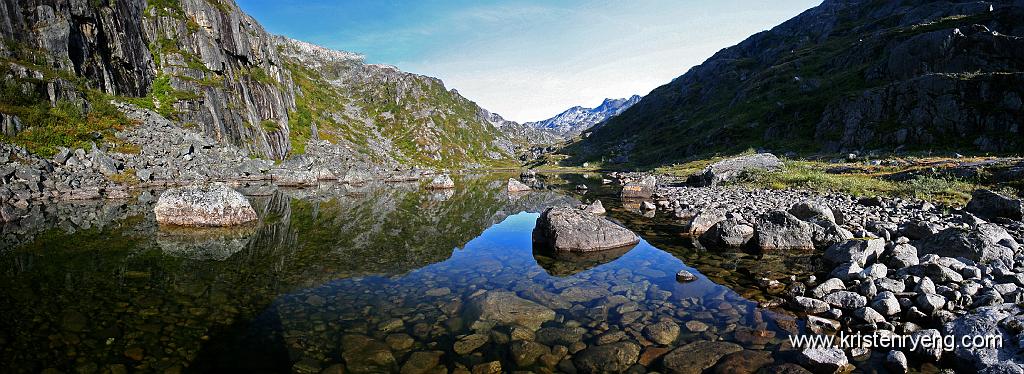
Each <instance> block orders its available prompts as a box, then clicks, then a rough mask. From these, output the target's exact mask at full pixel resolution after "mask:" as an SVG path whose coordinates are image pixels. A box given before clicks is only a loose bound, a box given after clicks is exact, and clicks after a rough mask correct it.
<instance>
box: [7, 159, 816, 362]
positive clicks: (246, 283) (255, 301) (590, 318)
mask: <svg viewBox="0 0 1024 374" xmlns="http://www.w3.org/2000/svg"><path fill="white" fill-rule="evenodd" d="M502 177H505V178H507V176H478V177H465V178H461V179H460V180H458V182H459V183H458V184H459V186H460V187H459V188H458V189H456V190H455V191H448V192H440V193H431V192H426V191H423V190H422V189H420V186H419V185H417V184H389V185H384V186H369V187H362V188H353V187H348V186H328V187H324V188H321V189H311V190H284V191H275V190H273V189H268V188H250V189H246V191H247V192H249V193H256V194H258V195H259V196H253V197H251V199H252V200H253V202H254V205H255V206H256V207H257V210H258V212H259V214H260V217H261V223H260V224H259V225H257V226H255V227H249V228H245V229H240V230H224V231H212V232H211V231H201V232H195V231H189V230H167V229H162V228H159V227H157V225H156V224H155V223H154V221H153V217H152V214H151V213H150V212H151V206H150V205H149V203H147V202H135V201H133V202H121V203H118V202H88V203H80V204H75V205H70V206H55V207H52V208H47V210H44V211H40V212H38V217H36V218H35V219H34V220H33V221H31V222H32V224H23V225H22V226H20V227H5V228H4V235H5V236H4V238H5V245H4V247H5V248H6V249H5V250H4V252H3V253H0V267H2V268H0V271H2V273H0V287H2V290H0V339H2V341H0V343H2V344H0V345H2V348H0V359H2V361H0V364H2V365H3V366H5V367H9V368H13V369H12V371H14V372H39V371H41V370H43V369H46V368H56V369H60V370H62V371H81V372H119V371H121V370H129V371H131V370H137V371H165V370H166V371H170V372H175V371H194V372H222V371H225V370H228V369H246V370H249V371H255V372H288V371H300V372H318V371H320V370H321V369H322V368H327V367H330V366H331V365H333V364H338V363H343V362H344V363H346V364H348V366H349V367H348V371H350V372H351V371H355V370H354V369H358V367H363V368H366V367H372V368H375V369H374V370H380V368H386V369H394V370H397V369H398V368H399V367H401V366H402V365H403V364H404V363H405V362H406V361H407V360H409V359H410V358H411V357H412V353H413V352H416V351H431V352H440V353H437V355H439V358H438V362H439V365H440V366H439V367H441V368H445V369H448V370H455V369H457V368H461V367H467V368H471V367H472V366H473V365H475V364H478V363H482V362H488V361H493V360H497V361H500V362H501V363H502V367H503V368H504V369H505V370H513V369H515V368H516V364H515V363H514V361H515V360H514V359H512V357H511V353H510V344H509V339H510V338H511V336H512V335H513V334H514V332H513V331H511V330H510V329H509V328H507V327H497V328H495V329H494V331H493V332H490V333H487V334H485V335H486V339H484V340H485V343H483V344H482V345H481V346H480V347H478V348H476V349H473V350H472V352H470V353H465V354H456V352H455V350H454V348H453V346H454V345H455V342H456V341H458V340H459V339H461V338H463V336H464V335H466V334H470V333H472V331H470V329H469V325H470V324H471V323H472V322H473V321H470V320H467V317H466V315H465V313H464V309H465V308H464V306H465V301H464V300H466V299H467V298H468V297H469V296H471V295H476V294H479V293H480V292H487V291H501V290H507V291H513V292H516V293H517V295H519V296H520V297H523V298H525V299H529V300H533V301H535V302H538V303H540V304H543V305H545V306H547V307H549V308H551V309H553V310H555V311H556V312H557V317H556V319H555V321H549V322H547V323H545V325H544V327H545V328H570V329H574V328H577V327H579V328H581V329H575V330H574V331H577V332H578V333H576V334H575V335H577V336H575V337H572V338H564V339H563V340H564V341H563V342H559V343H558V344H554V343H552V344H548V345H549V346H555V345H564V346H566V347H570V346H572V345H573V344H570V342H573V343H575V342H577V341H578V342H579V343H576V345H577V346H579V344H586V345H588V346H590V345H594V344H597V343H598V342H608V341H612V340H615V339H621V340H631V341H637V342H641V343H644V342H645V341H646V340H647V338H646V337H645V336H644V335H643V334H642V333H641V330H642V329H643V328H644V327H645V326H646V325H649V324H652V323H654V322H658V321H660V320H667V321H673V322H675V323H677V324H679V325H685V323H686V322H688V321H701V322H702V323H703V324H705V325H707V326H708V329H707V330H706V331H702V332H693V331H690V330H689V329H688V328H687V327H682V328H681V330H682V333H681V334H680V336H679V338H678V339H676V340H675V341H673V342H672V343H671V344H669V346H671V347H675V346H682V345H685V344H687V343H689V342H693V341H698V340H719V339H721V340H726V341H731V342H735V343H737V344H740V345H741V346H743V347H744V348H746V349H749V350H765V351H768V352H771V353H772V357H773V358H774V359H775V360H776V361H787V360H790V359H792V358H793V355H792V352H788V351H786V349H785V344H783V342H784V341H785V340H786V338H785V337H786V335H787V334H789V333H791V332H795V331H797V329H798V327H797V323H796V322H795V318H794V317H791V316H789V315H787V314H785V313H777V312H776V311H770V310H765V309H762V308H758V306H757V302H756V301H757V300H764V299H766V298H767V297H769V296H768V295H766V293H765V292H764V291H763V290H761V289H760V288H758V287H757V286H756V278H758V277H765V276H767V277H782V276H787V275H789V274H794V273H801V272H806V271H809V269H810V268H811V265H810V264H807V263H806V262H807V261H806V260H805V259H801V258H765V257H754V256H750V255H747V254H742V253H714V254H711V253H704V252H702V251H700V250H697V249H693V248H689V247H687V246H686V245H685V241H684V240H683V239H681V238H680V237H679V234H678V233H679V232H680V231H681V230H680V229H679V228H678V227H676V226H675V225H673V224H672V222H671V221H670V220H667V219H665V218H662V217H656V218H654V219H652V218H648V217H643V216H642V215H641V214H638V213H640V212H638V211H636V210H635V209H634V208H633V207H631V206H629V205H622V204H619V203H618V201H617V199H614V198H613V194H614V189H613V188H612V187H601V186H600V185H599V180H598V182H597V183H594V182H593V180H587V179H583V178H582V177H580V176H561V177H549V178H548V179H547V183H548V185H550V186H554V187H553V188H554V189H553V190H542V191H535V192H531V193H529V194H526V195H522V196H509V195H508V194H507V193H506V192H504V183H503V181H504V179H502ZM579 183H587V184H588V185H591V187H592V190H591V191H590V192H589V193H588V194H586V195H583V196H581V194H579V193H577V192H573V191H570V192H565V191H566V189H565V188H562V187H565V186H575V185H576V184H579ZM595 196H597V197H601V199H602V200H603V201H604V203H605V205H606V206H607V207H609V208H610V216H611V217H613V218H615V219H618V220H620V221H622V222H623V223H624V224H626V225H627V226H629V227H630V228H632V229H634V230H635V231H637V232H638V233H640V234H641V236H643V237H644V239H645V240H644V241H643V242H641V243H640V244H639V245H638V246H636V247H635V248H632V249H631V250H629V251H627V252H625V253H606V254H603V255H602V256H600V258H573V259H556V258H552V257H551V256H549V255H547V254H543V253H534V251H533V249H532V245H531V241H530V238H531V236H530V234H531V231H532V229H533V225H534V222H535V220H536V217H537V212H539V210H540V209H542V208H543V207H546V206H549V205H552V204H566V203H568V204H574V203H578V202H579V200H578V199H580V198H582V200H584V201H588V202H589V201H590V200H591V199H593V198H594V197H595ZM143 200H146V199H143ZM684 261H685V263H684ZM687 264H689V266H688V265H687ZM690 266H692V267H690ZM680 269H687V270H690V271H691V272H694V273H695V274H699V278H700V279H699V280H698V281H696V282H692V283H685V284H681V283H678V282H676V281H675V277H674V275H675V273H676V272H677V271H678V270H680ZM704 274H707V275H704ZM563 331H564V330H563ZM345 342H347V343H348V344H343V343H345ZM366 347H370V348H366ZM573 348H574V349H575V348H578V347H573ZM346 352H348V355H347V356H346ZM368 353H374V354H377V356H375V357H384V358H382V359H381V360H383V361H382V362H384V363H385V364H383V366H381V365H378V366H372V365H371V366H366V365H362V364H355V365H353V364H354V363H352V362H346V361H349V360H354V358H355V357H368V356H370V355H368ZM386 356H390V359H388V358H387V357H386ZM389 360H390V361H389ZM546 366H547V365H545V364H543V363H534V364H532V365H529V366H527V367H524V369H534V370H537V371H544V370H545V367H546ZM546 368H547V369H550V370H554V371H557V370H558V366H557V364H556V365H554V367H546ZM657 368H658V363H657V362H654V363H652V364H651V369H657Z"/></svg>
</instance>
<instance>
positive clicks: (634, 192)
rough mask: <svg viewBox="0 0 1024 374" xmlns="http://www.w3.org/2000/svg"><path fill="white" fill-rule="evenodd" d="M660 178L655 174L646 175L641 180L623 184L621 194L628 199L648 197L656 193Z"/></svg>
mask: <svg viewBox="0 0 1024 374" xmlns="http://www.w3.org/2000/svg"><path fill="white" fill-rule="evenodd" d="M657 184H658V179H657V178H656V177H654V176H645V177H643V178H642V179H641V180H639V181H635V182H629V183H626V184H625V185H624V186H622V193H621V196H622V197H623V198H627V199H635V198H640V199H644V198H648V197H651V194H653V193H654V189H655V188H656V187H657Z"/></svg>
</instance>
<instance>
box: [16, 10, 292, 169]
mask: <svg viewBox="0 0 1024 374" xmlns="http://www.w3.org/2000/svg"><path fill="white" fill-rule="evenodd" d="M3 7H4V9H3V12H2V18H0V20H2V22H0V24H2V26H0V32H2V34H3V38H4V40H5V42H4V49H3V56H4V57H5V60H6V61H5V62H6V63H7V64H8V66H7V70H9V74H12V73H13V74H12V75H13V77H14V78H22V79H24V78H36V80H35V81H34V82H29V83H26V84H25V85H24V87H23V89H25V90H26V91H35V92H39V93H42V96H43V97H44V98H45V99H47V100H49V101H50V102H51V103H54V104H56V103H58V102H59V101H61V100H68V101H70V102H74V103H76V104H80V105H83V106H85V107H86V108H88V107H89V103H88V101H89V97H88V93H87V91H88V90H97V91H99V92H102V93H104V94H107V95H112V96H121V97H130V98H140V99H138V100H135V102H136V103H141V104H145V105H144V106H148V107H151V108H153V109H158V110H159V112H160V113H161V114H163V115H165V116H168V117H172V118H174V119H176V120H179V121H180V122H182V123H185V124H189V125H190V126H193V127H195V128H196V129H197V130H200V131H202V132H203V133H205V134H206V135H209V136H212V137H214V138H216V139H218V140H220V141H222V142H225V143H231V144H235V145H240V146H243V147H245V148H246V149H248V150H249V151H250V152H252V153H253V154H254V155H258V156H265V157H269V158H278V159H280V158H282V157H284V155H286V154H287V153H288V151H289V148H288V142H287V139H288V128H287V126H286V124H287V119H288V117H287V116H288V108H290V107H292V106H294V98H293V96H292V92H291V89H290V88H291V87H292V84H291V79H290V78H289V77H288V75H287V73H286V72H285V71H283V69H282V68H281V63H280V61H278V57H277V54H276V51H275V50H274V46H273V45H272V44H271V42H272V40H271V39H270V37H269V34H267V32H266V31H264V30H263V28H262V27H261V26H260V25H259V24H258V23H257V22H256V21H255V20H253V19H252V18H250V17H249V16H247V15H245V14H244V13H242V12H240V11H239V10H238V8H237V7H236V6H235V5H234V4H233V3H232V2H230V1H219V0H180V1H179V0H169V1H150V2H146V1H142V0H122V1H98V2H97V1H85V0H80V1H70V2H68V1H56V2H54V1H34V0H28V1H22V0H11V1H5V2H4V5H3ZM8 114H11V113H8ZM265 123H276V124H281V126H278V127H277V128H274V129H271V128H269V126H262V125H263V124H265ZM33 125H34V124H32V123H28V124H25V125H23V127H29V126H33ZM17 130H20V129H16V131H17ZM16 131H10V132H9V135H10V133H13V132H16Z"/></svg>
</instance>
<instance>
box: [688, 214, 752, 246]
mask: <svg viewBox="0 0 1024 374" xmlns="http://www.w3.org/2000/svg"><path fill="white" fill-rule="evenodd" d="M753 237H754V227H753V226H751V225H749V224H746V223H744V222H741V221H739V220H737V219H726V220H724V221H720V222H718V223H715V224H714V225H713V226H711V228H710V229H708V230H707V232H705V233H704V234H703V235H701V236H700V243H701V244H703V245H704V246H705V247H708V248H710V249H728V248H740V247H743V246H744V245H746V244H747V242H749V241H750V239H751V238H753Z"/></svg>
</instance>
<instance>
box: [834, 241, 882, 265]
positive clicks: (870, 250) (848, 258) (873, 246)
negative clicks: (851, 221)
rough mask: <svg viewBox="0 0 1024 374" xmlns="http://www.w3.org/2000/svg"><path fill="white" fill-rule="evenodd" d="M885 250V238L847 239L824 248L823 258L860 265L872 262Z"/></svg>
mask: <svg viewBox="0 0 1024 374" xmlns="http://www.w3.org/2000/svg"><path fill="white" fill-rule="evenodd" d="M884 251H885V240H882V239H868V240H860V239H853V240H847V241H846V242H843V243H838V244H835V245H833V246H831V247H829V248H828V249H827V250H825V260H827V261H829V262H831V263H833V264H841V263H844V262H853V263H855V264H857V265H859V266H861V267H863V266H865V265H867V264H868V263H871V262H874V261H875V259H877V258H878V256H880V255H881V254H882V252H884Z"/></svg>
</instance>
